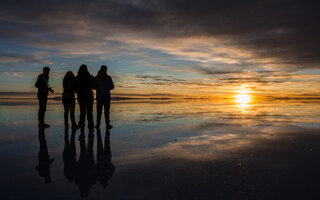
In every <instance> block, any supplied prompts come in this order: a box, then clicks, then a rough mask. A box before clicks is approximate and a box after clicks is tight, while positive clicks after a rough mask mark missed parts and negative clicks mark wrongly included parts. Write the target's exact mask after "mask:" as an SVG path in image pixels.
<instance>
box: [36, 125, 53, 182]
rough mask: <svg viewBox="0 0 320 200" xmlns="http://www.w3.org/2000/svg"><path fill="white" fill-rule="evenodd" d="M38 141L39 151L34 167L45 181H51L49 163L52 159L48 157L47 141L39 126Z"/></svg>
mask: <svg viewBox="0 0 320 200" xmlns="http://www.w3.org/2000/svg"><path fill="white" fill-rule="evenodd" d="M39 142H40V151H39V153H38V159H39V165H38V166H37V167H36V169H37V171H38V173H39V175H40V176H41V177H44V181H45V183H51V177H50V165H51V163H52V162H53V159H51V158H50V156H49V153H48V147H47V142H46V138H45V133H44V129H43V128H39Z"/></svg>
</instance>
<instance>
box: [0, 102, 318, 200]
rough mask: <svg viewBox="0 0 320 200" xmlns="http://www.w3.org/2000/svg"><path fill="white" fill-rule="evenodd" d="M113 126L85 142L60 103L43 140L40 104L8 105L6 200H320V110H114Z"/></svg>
mask: <svg viewBox="0 0 320 200" xmlns="http://www.w3.org/2000/svg"><path fill="white" fill-rule="evenodd" d="M77 115H78V107H77ZM110 118H111V123H112V125H113V128H112V129H111V130H110V131H109V132H108V131H106V130H105V128H104V127H102V129H101V132H99V133H98V132H97V130H95V131H94V132H93V135H90V134H89V132H88V130H87V129H86V130H85V131H84V133H83V135H84V137H83V135H82V136H80V134H81V133H80V130H78V131H77V132H74V133H72V131H71V130H68V131H66V130H65V128H64V126H63V106H62V105H61V103H60V102H59V101H50V102H49V104H48V108H47V113H46V121H47V123H49V124H50V125H51V127H50V128H48V129H45V130H44V132H41V130H40V131H39V129H38V127H37V104H36V102H29V101H28V102H27V101H19V102H11V101H8V100H6V101H2V102H0V163H1V165H0V175H1V176H0V186H1V187H0V195H1V199H80V198H81V197H86V196H87V198H88V199H183V200H185V199H319V198H320V192H319V191H320V190H319V177H320V176H319V175H320V173H319V169H320V123H319V122H320V101H317V100H309V101H307V100H269V101H266V100H265V101H253V102H250V103H248V104H239V103H235V102H232V101H221V100H189V101H185V100H177V101H174V100H163V101H160V100H143V101H142V100H130V101H113V102H112V106H111V115H110ZM77 119H78V116H77ZM109 134H110V135H109ZM39 136H40V137H39ZM72 143H73V144H74V146H73V145H72ZM108 144H110V145H108ZM101 147H102V150H101ZM99 148H100V149H99ZM70 152H71V153H70ZM101 152H104V153H101ZM101 155H102V156H101ZM111 155H112V156H111ZM48 156H49V157H48ZM46 158H48V159H47V160H50V159H51V158H52V159H53V161H51V162H46V161H44V160H46ZM110 159H111V160H110ZM101 163H102V164H101ZM103 163H104V165H103ZM101 166H102V167H101Z"/></svg>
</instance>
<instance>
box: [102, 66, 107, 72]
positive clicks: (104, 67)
mask: <svg viewBox="0 0 320 200" xmlns="http://www.w3.org/2000/svg"><path fill="white" fill-rule="evenodd" d="M100 70H101V71H104V72H107V70H108V66H106V65H102V66H101V67H100Z"/></svg>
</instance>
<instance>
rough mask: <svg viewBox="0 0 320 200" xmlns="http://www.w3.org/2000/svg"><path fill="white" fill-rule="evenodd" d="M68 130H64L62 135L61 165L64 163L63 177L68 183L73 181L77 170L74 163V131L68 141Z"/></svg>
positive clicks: (75, 162) (74, 130)
mask: <svg viewBox="0 0 320 200" xmlns="http://www.w3.org/2000/svg"><path fill="white" fill-rule="evenodd" d="M68 130H69V129H67V128H66V129H65V134H64V149H63V163H64V176H65V177H66V179H67V180H68V181H70V182H72V181H73V180H74V179H75V176H76V170H77V161H76V154H77V153H76V145H75V135H76V129H73V130H72V133H71V137H70V141H69V133H68Z"/></svg>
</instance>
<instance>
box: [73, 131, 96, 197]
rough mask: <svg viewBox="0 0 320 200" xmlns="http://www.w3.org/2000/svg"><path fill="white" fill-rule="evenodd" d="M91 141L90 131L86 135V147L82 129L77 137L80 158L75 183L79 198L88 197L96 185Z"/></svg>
mask: <svg viewBox="0 0 320 200" xmlns="http://www.w3.org/2000/svg"><path fill="white" fill-rule="evenodd" d="M93 139H94V135H93V132H92V130H90V133H89V135H88V145H87V147H86V142H85V135H84V132H83V129H82V130H81V135H80V136H79V141H80V156H79V160H78V166H77V171H76V177H75V183H76V185H77V186H78V188H79V190H80V195H81V197H87V196H88V195H89V190H90V188H91V187H92V186H93V185H95V184H96V176H95V173H94V165H95V164H94V157H93Z"/></svg>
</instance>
